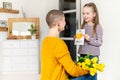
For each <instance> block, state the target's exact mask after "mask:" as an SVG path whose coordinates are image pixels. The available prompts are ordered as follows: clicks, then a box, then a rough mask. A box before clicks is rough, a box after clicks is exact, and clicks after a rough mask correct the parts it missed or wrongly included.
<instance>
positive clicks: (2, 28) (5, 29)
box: [0, 27, 8, 31]
mask: <svg viewBox="0 0 120 80" xmlns="http://www.w3.org/2000/svg"><path fill="white" fill-rule="evenodd" d="M0 31H8V28H7V27H0Z"/></svg>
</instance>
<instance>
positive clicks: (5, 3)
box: [3, 2, 12, 9]
mask: <svg viewBox="0 0 120 80" xmlns="http://www.w3.org/2000/svg"><path fill="white" fill-rule="evenodd" d="M3 8H4V9H12V3H11V2H3Z"/></svg>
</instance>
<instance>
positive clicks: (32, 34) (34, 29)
mask: <svg viewBox="0 0 120 80" xmlns="http://www.w3.org/2000/svg"><path fill="white" fill-rule="evenodd" d="M28 31H29V32H30V33H31V36H32V39H36V35H35V34H36V31H37V29H36V27H35V26H34V25H33V24H31V28H30V29H28Z"/></svg>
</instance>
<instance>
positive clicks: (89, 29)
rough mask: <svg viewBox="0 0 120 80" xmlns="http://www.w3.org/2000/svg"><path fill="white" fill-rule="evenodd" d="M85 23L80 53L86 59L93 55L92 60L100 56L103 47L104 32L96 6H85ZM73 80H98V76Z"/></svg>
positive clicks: (89, 4) (87, 76) (90, 4)
mask: <svg viewBox="0 0 120 80" xmlns="http://www.w3.org/2000/svg"><path fill="white" fill-rule="evenodd" d="M82 14H83V23H82V26H81V29H85V34H84V38H85V42H84V45H81V46H80V47H79V50H78V53H79V54H80V56H82V57H84V56H86V55H87V54H88V53H91V56H90V58H92V57H94V56H97V57H98V56H99V55H100V46H101V45H102V35H103V30H102V27H101V25H100V24H99V16H98V11H97V8H96V5H95V4H94V3H87V4H85V5H84V6H83V12H82ZM72 80H97V74H96V75H95V76H91V75H89V74H87V75H85V76H81V77H78V78H76V79H72Z"/></svg>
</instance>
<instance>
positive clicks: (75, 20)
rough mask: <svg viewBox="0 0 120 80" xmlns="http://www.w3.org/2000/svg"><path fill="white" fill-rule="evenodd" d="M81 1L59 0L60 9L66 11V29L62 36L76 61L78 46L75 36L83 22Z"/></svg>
mask: <svg viewBox="0 0 120 80" xmlns="http://www.w3.org/2000/svg"><path fill="white" fill-rule="evenodd" d="M80 1H81V0H59V9H60V10H62V11H63V12H64V14H65V18H66V26H65V30H64V31H62V32H61V33H60V37H61V38H62V39H63V40H64V41H65V42H66V44H67V46H68V49H69V51H70V54H71V57H72V59H73V60H74V61H75V60H76V57H77V47H76V46H75V45H74V40H73V36H74V35H75V33H76V29H77V28H79V27H80V23H81V22H80V18H81V17H80V15H81V14H80V10H81V8H80V6H81V5H80Z"/></svg>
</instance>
